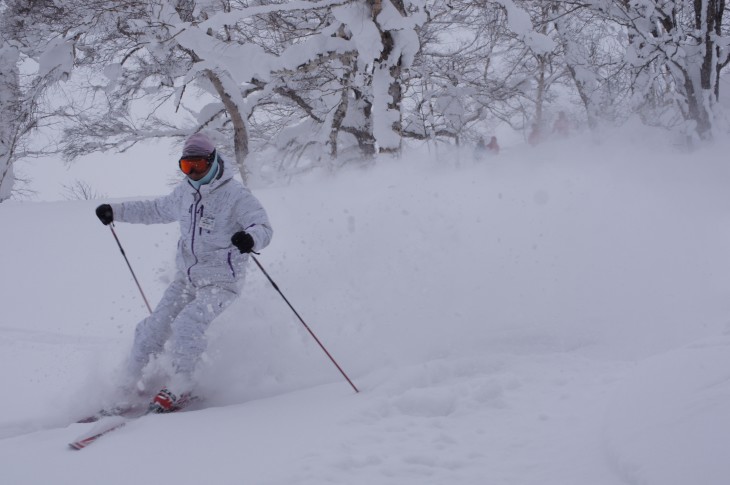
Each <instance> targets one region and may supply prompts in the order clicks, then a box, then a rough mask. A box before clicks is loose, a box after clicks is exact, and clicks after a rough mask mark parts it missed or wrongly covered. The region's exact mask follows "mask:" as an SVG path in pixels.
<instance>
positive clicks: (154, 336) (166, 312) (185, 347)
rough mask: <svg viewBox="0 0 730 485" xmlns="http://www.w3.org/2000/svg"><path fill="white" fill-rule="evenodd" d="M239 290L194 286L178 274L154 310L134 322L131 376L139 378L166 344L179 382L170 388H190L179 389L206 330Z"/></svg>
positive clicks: (201, 347)
mask: <svg viewBox="0 0 730 485" xmlns="http://www.w3.org/2000/svg"><path fill="white" fill-rule="evenodd" d="M238 292H239V287H238V286H237V285H235V284H233V283H231V284H227V285H226V284H224V285H209V286H203V287H195V286H193V284H192V283H190V281H188V279H187V278H186V276H185V275H183V274H182V273H178V275H177V277H176V278H175V281H173V282H172V283H171V284H170V286H169V287H168V288H167V290H165V293H164V295H163V296H162V300H160V303H159V304H158V305H157V307H156V308H155V311H154V312H152V314H151V315H150V316H149V317H147V318H145V319H144V320H142V321H141V322H140V323H139V324H138V325H137V328H136V330H135V334H134V343H133V345H132V352H131V355H130V359H129V366H128V371H129V374H130V377H131V378H133V379H134V380H137V379H139V378H141V376H142V370H143V369H144V367H145V366H146V365H147V363H148V362H149V360H150V358H151V357H152V356H156V355H160V354H161V353H162V352H163V350H164V349H165V345H166V344H167V352H168V354H169V356H170V358H171V362H172V370H173V372H174V375H173V376H172V380H173V381H175V382H177V383H178V385H177V386H173V387H177V389H176V391H178V392H183V391H187V390H189V389H180V388H181V387H188V386H189V385H190V384H191V375H192V373H193V371H194V370H195V365H196V364H197V362H198V359H199V358H200V356H201V354H202V353H203V352H204V351H205V347H206V340H205V331H206V330H207V328H208V325H209V324H210V322H212V321H213V319H214V318H215V317H217V316H218V315H220V314H221V312H223V310H225V308H226V307H227V306H228V305H229V304H230V303H231V302H232V301H233V300H234V299H235V298H236V297H237V296H238Z"/></svg>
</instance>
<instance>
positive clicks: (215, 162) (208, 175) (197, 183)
mask: <svg viewBox="0 0 730 485" xmlns="http://www.w3.org/2000/svg"><path fill="white" fill-rule="evenodd" d="M217 174H218V153H216V154H215V159H214V160H213V164H212V165H211V166H210V170H208V173H206V174H205V177H203V178H202V179H200V180H190V179H188V182H190V185H192V186H193V187H195V189H196V190H200V187H202V186H203V185H206V184H209V183H210V181H211V180H213V178H214V177H215V176H216V175H217Z"/></svg>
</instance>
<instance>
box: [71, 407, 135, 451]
mask: <svg viewBox="0 0 730 485" xmlns="http://www.w3.org/2000/svg"><path fill="white" fill-rule="evenodd" d="M146 414H148V413H144V414H143V415H141V416H138V417H142V416H144V415H146ZM133 419H136V418H131V417H124V416H107V417H104V418H101V419H99V420H98V421H97V422H96V425H95V426H94V427H93V428H92V430H91V431H90V432H88V433H86V434H83V435H81V436H80V437H78V438H77V439H76V440H75V441H72V442H71V443H69V444H68V446H69V447H71V449H73V450H82V449H84V448H86V447H87V446H89V445H91V444H92V443H94V442H96V440H98V439H99V438H101V437H102V436H104V435H106V434H108V433H111V432H112V431H116V430H118V429H119V428H122V427H123V426H125V425H126V424H127V423H128V422H129V421H131V420H133Z"/></svg>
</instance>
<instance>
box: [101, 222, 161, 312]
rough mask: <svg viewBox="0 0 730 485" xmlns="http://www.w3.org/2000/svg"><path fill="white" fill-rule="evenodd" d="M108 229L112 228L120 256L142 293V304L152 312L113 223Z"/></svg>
mask: <svg viewBox="0 0 730 485" xmlns="http://www.w3.org/2000/svg"><path fill="white" fill-rule="evenodd" d="M109 229H111V230H112V234H113V235H114V239H116V240H117V245H118V246H119V250H120V251H121V252H122V256H124V261H126V262H127V267H128V268H129V272H130V273H132V278H134V282H135V283H137V288H138V289H139V292H140V294H141V295H142V299H143V300H144V304H145V305H147V310H149V311H150V313H152V307H151V306H150V304H149V302H148V301H147V297H146V296H144V291H142V286H140V284H139V281H138V280H137V276H136V275H135V274H134V270H133V269H132V265H131V264H129V260H128V259H127V255H126V254H125V253H124V248H123V247H122V243H120V242H119V238H118V237H117V233H116V231H114V224H113V223H112V224H109Z"/></svg>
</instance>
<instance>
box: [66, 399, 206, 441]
mask: <svg viewBox="0 0 730 485" xmlns="http://www.w3.org/2000/svg"><path fill="white" fill-rule="evenodd" d="M200 401H201V399H200V398H199V397H192V398H191V399H190V400H189V401H187V402H186V403H185V405H184V406H183V407H179V408H176V409H174V410H172V411H169V412H167V413H164V414H170V413H179V412H181V411H188V410H192V408H191V406H190V405H191V404H193V403H198V404H199V403H200ZM195 409H199V406H195ZM155 414H157V413H156V412H155V411H150V410H149V409H146V410H145V411H144V412H141V413H139V412H138V413H137V414H133V415H129V414H128V413H127V414H126V415H125V414H120V415H112V416H101V417H97V419H96V421H91V423H93V424H94V426H93V427H92V429H91V431H89V432H88V433H85V434H83V435H81V436H79V437H78V438H76V440H74V441H72V442H71V443H69V444H68V446H69V447H70V448H71V449H72V450H83V449H84V448H86V447H87V446H89V445H91V444H93V443H95V442H96V441H97V440H98V439H99V438H101V437H102V436H104V435H107V434H109V433H111V432H112V431H116V430H118V429H120V428H123V427H124V426H125V425H126V424H127V423H129V422H130V421H134V420H137V419H139V418H142V417H144V416H149V415H155Z"/></svg>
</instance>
